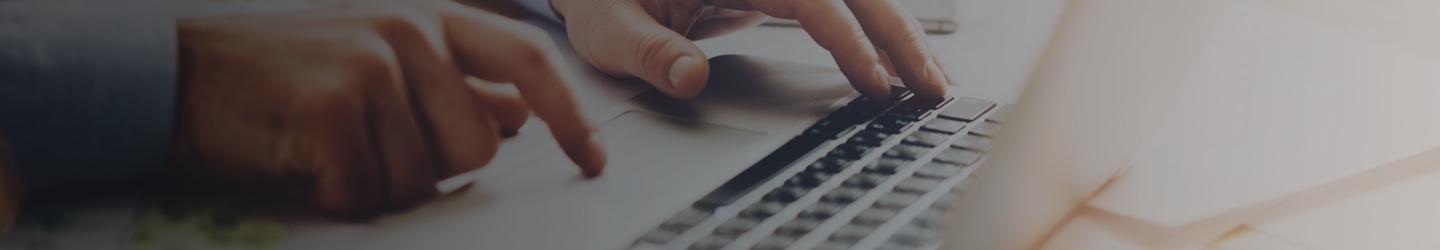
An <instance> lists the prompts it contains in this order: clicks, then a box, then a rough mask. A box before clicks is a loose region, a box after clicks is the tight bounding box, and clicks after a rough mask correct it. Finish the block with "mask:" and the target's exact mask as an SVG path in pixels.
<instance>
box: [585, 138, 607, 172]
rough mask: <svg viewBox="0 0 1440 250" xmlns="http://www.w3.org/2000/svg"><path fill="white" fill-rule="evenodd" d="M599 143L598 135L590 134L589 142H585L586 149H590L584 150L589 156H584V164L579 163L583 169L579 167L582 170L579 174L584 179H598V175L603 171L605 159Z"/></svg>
mask: <svg viewBox="0 0 1440 250" xmlns="http://www.w3.org/2000/svg"><path fill="white" fill-rule="evenodd" d="M599 142H600V133H595V134H591V136H590V141H589V142H587V144H588V145H586V147H589V148H590V149H589V150H586V152H588V153H589V154H590V155H587V156H585V157H584V158H585V160H584V161H585V162H583V163H581V164H583V165H584V167H581V169H583V170H582V171H581V174H582V175H585V178H595V177H598V176H600V173H602V172H604V170H605V162H606V161H607V159H606V158H607V157H606V156H605V148H604V147H603V146H601V145H600V143H599Z"/></svg>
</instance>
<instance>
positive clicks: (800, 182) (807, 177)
mask: <svg viewBox="0 0 1440 250" xmlns="http://www.w3.org/2000/svg"><path fill="white" fill-rule="evenodd" d="M831 176H834V175H833V174H830V173H825V172H820V171H801V172H800V173H799V174H796V175H795V177H791V178H790V179H791V180H795V184H796V185H795V186H798V187H812V188H813V187H818V186H820V183H825V181H826V180H829V179H830V177H831ZM789 181H790V180H786V182H787V183H788V182H789Z"/></svg>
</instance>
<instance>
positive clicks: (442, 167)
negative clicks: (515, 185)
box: [380, 12, 500, 204]
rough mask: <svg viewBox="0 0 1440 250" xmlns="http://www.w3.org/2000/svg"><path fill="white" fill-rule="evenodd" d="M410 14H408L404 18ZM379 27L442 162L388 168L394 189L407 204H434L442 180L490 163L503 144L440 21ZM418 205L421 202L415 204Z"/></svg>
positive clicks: (422, 18) (418, 18) (400, 21)
mask: <svg viewBox="0 0 1440 250" xmlns="http://www.w3.org/2000/svg"><path fill="white" fill-rule="evenodd" d="M400 13H401V14H407V13H406V12H400ZM395 18H396V19H394V20H390V21H387V23H386V24H385V26H381V27H380V31H381V33H382V34H384V35H385V36H386V40H388V41H389V42H390V44H391V47H392V48H393V49H394V51H395V53H396V54H398V55H399V57H398V62H399V68H400V72H402V74H401V75H402V76H403V78H404V83H405V85H404V86H406V87H408V88H409V91H410V97H411V98H410V100H411V102H412V103H414V105H415V106H417V107H418V109H416V111H415V115H416V117H419V119H418V120H420V123H421V128H422V129H424V131H425V132H426V134H425V136H424V138H427V139H428V140H429V141H430V142H431V143H432V144H433V145H434V146H435V148H436V151H438V153H439V156H440V157H441V159H442V160H443V161H442V162H441V164H438V165H428V166H427V165H420V166H416V165H398V166H397V165H389V166H388V170H389V171H388V172H389V173H390V174H391V180H392V183H391V186H392V189H397V190H398V191H397V192H396V195H397V196H398V197H396V198H400V199H402V200H401V201H402V202H406V203H404V204H413V203H408V202H411V201H413V200H410V199H412V198H429V197H428V196H429V195H431V194H434V193H435V191H436V190H435V186H434V185H435V182H436V181H438V178H439V177H442V176H444V175H449V174H451V173H464V172H468V171H470V170H474V169H476V168H479V167H481V166H484V165H485V164H486V163H489V161H490V160H491V159H493V158H494V156H495V151H496V150H497V149H498V146H499V144H500V141H499V137H500V135H499V129H498V128H497V125H496V124H497V121H496V119H495V116H494V115H493V114H491V112H492V110H491V109H488V107H484V106H480V105H479V104H482V103H481V102H480V101H479V100H478V98H477V97H476V96H475V95H474V93H473V92H472V89H471V87H470V85H469V83H466V82H465V75H464V74H463V73H462V72H461V71H460V69H459V68H458V67H457V66H456V65H455V64H454V63H452V61H451V59H450V56H449V54H448V53H441V51H448V49H447V48H445V46H447V45H445V44H444V40H443V33H441V32H443V30H441V29H440V27H442V26H441V23H440V19H439V18H438V17H434V16H429V15H420V14H415V15H399V16H397V17H395ZM416 203H418V201H417V202H416Z"/></svg>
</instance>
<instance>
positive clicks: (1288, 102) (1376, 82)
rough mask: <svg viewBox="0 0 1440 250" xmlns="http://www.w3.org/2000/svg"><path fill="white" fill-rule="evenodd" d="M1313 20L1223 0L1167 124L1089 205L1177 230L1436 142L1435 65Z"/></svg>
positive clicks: (1439, 87) (1279, 8)
mask: <svg viewBox="0 0 1440 250" xmlns="http://www.w3.org/2000/svg"><path fill="white" fill-rule="evenodd" d="M1350 4H1352V5H1366V3H1365V2H1362V1H1354V2H1351V3H1350ZM1372 13H1373V14H1375V15H1377V16H1376V17H1375V18H1381V17H1379V16H1378V15H1382V14H1383V13H1380V12H1372ZM1432 16H1433V17H1435V18H1432V20H1435V21H1436V22H1432V24H1433V23H1440V15H1432ZM1317 20H1319V19H1315V18H1313V17H1311V16H1307V15H1301V14H1299V12H1297V11H1295V10H1294V9H1293V8H1291V7H1286V5H1282V4H1273V3H1261V2H1257V1H1236V2H1233V3H1232V4H1231V6H1230V9H1229V10H1228V12H1227V13H1226V15H1225V16H1224V17H1223V18H1221V19H1220V23H1219V24H1218V26H1217V28H1216V30H1215V31H1214V33H1213V34H1212V36H1211V39H1210V41H1208V48H1207V49H1206V50H1205V51H1204V52H1203V53H1204V54H1203V55H1202V56H1201V57H1200V59H1199V60H1198V61H1197V62H1196V63H1195V64H1194V67H1193V70H1192V71H1191V72H1190V74H1189V75H1188V77H1187V81H1186V82H1184V83H1185V86H1184V87H1185V88H1186V89H1184V90H1183V91H1182V92H1181V94H1180V97H1179V99H1178V101H1177V103H1176V104H1175V106H1174V108H1173V109H1172V110H1171V112H1170V114H1171V118H1170V119H1169V120H1168V122H1166V123H1164V125H1162V126H1161V128H1160V129H1159V130H1157V131H1159V132H1158V133H1156V134H1155V136H1154V137H1152V138H1151V139H1150V140H1149V144H1148V145H1147V147H1145V150H1144V151H1142V152H1141V153H1140V154H1139V155H1137V156H1136V157H1135V158H1134V160H1133V161H1132V169H1131V170H1130V171H1129V172H1127V173H1125V174H1124V175H1122V176H1120V177H1119V178H1118V179H1117V180H1116V181H1115V182H1114V183H1113V184H1112V185H1110V186H1109V187H1108V188H1107V189H1106V190H1104V191H1102V193H1101V194H1100V195H1099V196H1097V197H1096V198H1095V199H1093V200H1091V201H1090V202H1089V204H1090V205H1092V206H1095V207H1097V208H1100V209H1104V210H1107V211H1111V212H1114V213H1117V214H1122V215H1126V216H1131V217H1134V218H1138V219H1141V220H1144V221H1148V222H1152V223H1156V224H1160V225H1165V226H1178V225H1185V224H1188V223H1194V222H1197V221H1199V220H1202V219H1206V218H1210V217H1213V216H1216V215H1220V214H1223V213H1225V212H1229V211H1233V210H1236V209H1238V208H1243V207H1246V206H1252V205H1256V204H1260V203H1262V202H1266V201H1273V200H1274V199H1276V198H1278V197H1281V196H1284V195H1287V194H1291V193H1295V192H1297V191H1301V190H1305V189H1309V188H1312V187H1315V186H1318V185H1321V184H1324V183H1328V182H1332V181H1335V180H1338V179H1341V178H1344V177H1347V176H1351V175H1355V174H1357V173H1360V172H1362V171H1365V170H1367V169H1370V168H1372V167H1375V166H1378V165H1380V164H1383V163H1386V162H1389V161H1393V160H1396V159H1400V158H1403V157H1406V156H1409V155H1413V154H1416V153H1418V152H1421V151H1423V150H1426V149H1429V148H1432V147H1434V146H1436V145H1440V129H1436V128H1440V116H1437V115H1436V114H1440V70H1436V69H1440V63H1437V60H1434V59H1433V58H1431V57H1426V56H1424V55H1423V54H1421V53H1417V52H1416V51H1415V50H1413V49H1410V48H1409V47H1403V46H1392V45H1393V44H1394V43H1388V42H1385V41H1386V40H1384V39H1385V38H1387V37H1383V36H1375V35H1372V34H1367V33H1360V32H1357V31H1356V30H1353V29H1339V28H1337V27H1336V26H1335V25H1333V24H1332V23H1331V22H1329V21H1317Z"/></svg>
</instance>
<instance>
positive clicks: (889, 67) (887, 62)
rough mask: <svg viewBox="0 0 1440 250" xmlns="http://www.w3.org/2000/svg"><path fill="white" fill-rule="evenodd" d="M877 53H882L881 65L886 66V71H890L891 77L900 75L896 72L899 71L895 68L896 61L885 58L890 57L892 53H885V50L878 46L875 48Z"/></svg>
mask: <svg viewBox="0 0 1440 250" xmlns="http://www.w3.org/2000/svg"><path fill="white" fill-rule="evenodd" d="M875 54H876V55H880V65H882V66H885V72H886V73H890V76H891V77H900V75H898V74H896V73H895V72H898V71H896V70H895V64H894V63H891V62H890V60H886V59H885V58H890V53H885V50H883V49H880V48H876V49H875Z"/></svg>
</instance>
